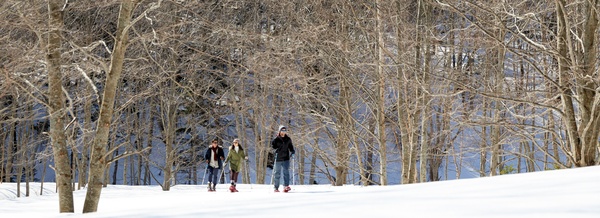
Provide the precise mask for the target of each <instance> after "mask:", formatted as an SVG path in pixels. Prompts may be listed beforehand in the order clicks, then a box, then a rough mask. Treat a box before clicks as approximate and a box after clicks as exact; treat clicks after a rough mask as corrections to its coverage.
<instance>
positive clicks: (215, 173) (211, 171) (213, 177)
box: [206, 166, 219, 185]
mask: <svg viewBox="0 0 600 218" xmlns="http://www.w3.org/2000/svg"><path fill="white" fill-rule="evenodd" d="M206 170H207V172H208V182H210V183H212V184H215V185H216V184H217V183H218V182H219V168H214V167H211V166H208V168H207V169H206Z"/></svg>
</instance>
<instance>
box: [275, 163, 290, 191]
mask: <svg viewBox="0 0 600 218" xmlns="http://www.w3.org/2000/svg"><path fill="white" fill-rule="evenodd" d="M282 170H283V186H284V187H285V186H289V185H290V161H289V160H284V161H277V162H275V189H279V179H280V178H279V177H281V171H282Z"/></svg>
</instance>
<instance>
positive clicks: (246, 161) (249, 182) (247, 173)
mask: <svg viewBox="0 0 600 218" xmlns="http://www.w3.org/2000/svg"><path fill="white" fill-rule="evenodd" d="M244 170H245V172H246V173H245V174H246V175H248V184H250V189H252V178H250V171H248V160H244Z"/></svg>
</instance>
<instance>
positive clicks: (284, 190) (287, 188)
mask: <svg viewBox="0 0 600 218" xmlns="http://www.w3.org/2000/svg"><path fill="white" fill-rule="evenodd" d="M290 190H292V188H290V187H289V186H286V187H285V188H283V192H289V191H290Z"/></svg>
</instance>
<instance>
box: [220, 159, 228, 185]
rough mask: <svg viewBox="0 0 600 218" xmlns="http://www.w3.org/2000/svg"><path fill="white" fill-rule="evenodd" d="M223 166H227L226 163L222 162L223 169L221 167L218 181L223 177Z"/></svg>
mask: <svg viewBox="0 0 600 218" xmlns="http://www.w3.org/2000/svg"><path fill="white" fill-rule="evenodd" d="M225 166H227V163H225V164H223V169H221V173H220V174H219V181H221V179H222V178H223V174H224V173H225Z"/></svg>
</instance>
